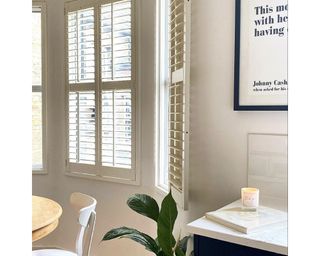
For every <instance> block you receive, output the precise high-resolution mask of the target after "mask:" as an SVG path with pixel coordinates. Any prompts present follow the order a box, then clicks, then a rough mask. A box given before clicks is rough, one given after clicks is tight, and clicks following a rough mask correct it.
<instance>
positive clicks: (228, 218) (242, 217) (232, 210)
mask: <svg viewBox="0 0 320 256" xmlns="http://www.w3.org/2000/svg"><path fill="white" fill-rule="evenodd" d="M206 218H207V219H209V220H212V221H214V222H217V223H219V224H222V225H224V226H226V227H229V228H233V229H235V230H237V231H240V232H242V233H245V234H248V233H250V232H253V231H257V230H259V229H261V228H262V227H266V226H268V225H272V224H276V223H279V222H283V221H287V219H288V214H287V212H283V211H280V210H276V209H273V208H269V207H265V206H259V207H258V208H257V209H256V210H250V209H243V208H242V205H241V201H240V200H238V201H235V202H233V203H231V204H229V205H227V206H224V207H222V208H220V209H219V210H216V211H213V212H207V213H206Z"/></svg>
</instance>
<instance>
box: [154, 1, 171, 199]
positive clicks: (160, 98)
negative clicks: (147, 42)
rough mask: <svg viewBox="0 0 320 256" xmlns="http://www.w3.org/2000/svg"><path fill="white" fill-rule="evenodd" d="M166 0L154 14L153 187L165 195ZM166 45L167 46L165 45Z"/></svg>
mask: <svg viewBox="0 0 320 256" xmlns="http://www.w3.org/2000/svg"><path fill="white" fill-rule="evenodd" d="M167 9H168V1H167V0H164V1H163V0H158V1H157V11H156V13H157V15H156V56H155V57H156V67H157V68H156V81H155V82H156V127H157V129H156V156H157V157H156V160H155V161H156V174H155V187H156V190H157V192H158V193H159V194H160V195H162V196H165V195H166V194H167V193H168V192H169V186H168V184H167V185H166V184H165V183H164V182H162V179H163V178H162V177H161V176H163V175H164V173H165V172H166V173H167V166H168V159H167V160H165V158H166V157H167V155H168V152H167V148H168V144H167V143H165V141H167V137H168V135H167V133H168V121H167V120H168V118H167V117H168V116H167V115H168V109H167V107H168V105H167V102H166V98H167V96H168V95H167V94H166V84H167V83H168V82H169V81H168V80H169V74H168V73H169V72H168V65H169V56H168V35H167V34H168V24H167V22H164V21H166V20H167V21H168V17H169V16H168V10H167ZM165 46H167V47H165Z"/></svg>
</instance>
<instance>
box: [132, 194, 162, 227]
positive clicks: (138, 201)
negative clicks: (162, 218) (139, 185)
mask: <svg viewBox="0 0 320 256" xmlns="http://www.w3.org/2000/svg"><path fill="white" fill-rule="evenodd" d="M127 205H128V206H129V207H130V208H131V209H132V210H134V211H135V212H137V213H139V214H141V215H143V216H146V217H148V218H150V219H153V220H154V221H155V222H157V221H158V217H159V206H158V203H157V202H156V200H154V199H153V198H152V197H151V196H148V195H145V194H135V195H133V196H131V197H129V199H128V200H127Z"/></svg>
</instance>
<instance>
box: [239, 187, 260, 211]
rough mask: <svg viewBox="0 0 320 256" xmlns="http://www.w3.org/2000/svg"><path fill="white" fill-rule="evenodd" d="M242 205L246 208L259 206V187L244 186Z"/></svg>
mask: <svg viewBox="0 0 320 256" xmlns="http://www.w3.org/2000/svg"><path fill="white" fill-rule="evenodd" d="M241 202H242V207H243V208H246V209H257V208H258V207H259V189H257V188H242V189H241Z"/></svg>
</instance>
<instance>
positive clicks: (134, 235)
mask: <svg viewBox="0 0 320 256" xmlns="http://www.w3.org/2000/svg"><path fill="white" fill-rule="evenodd" d="M115 238H129V239H131V240H133V241H135V242H138V243H139V244H141V245H143V246H144V247H145V248H146V249H147V250H148V251H151V252H154V253H155V254H156V255H158V253H159V251H160V248H159V246H158V245H157V243H156V242H155V240H154V239H153V238H152V237H150V236H148V235H147V234H145V233H142V232H140V231H138V230H136V229H133V228H128V227H121V228H114V229H111V230H110V231H109V232H107V233H106V234H105V235H104V236H103V238H102V241H107V240H112V239H115Z"/></svg>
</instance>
